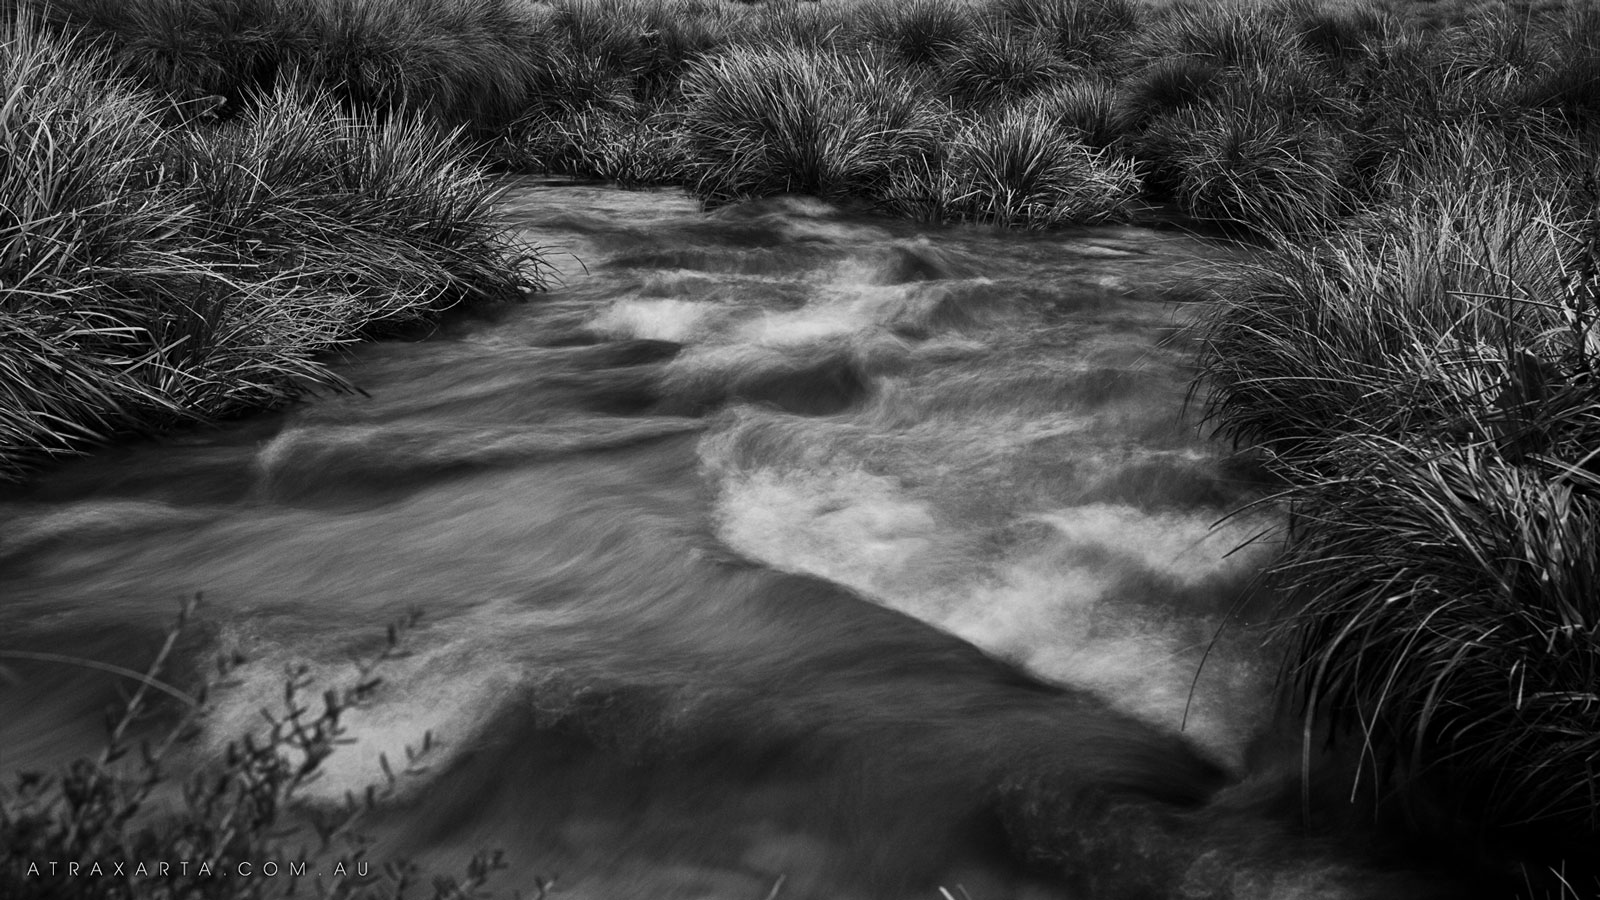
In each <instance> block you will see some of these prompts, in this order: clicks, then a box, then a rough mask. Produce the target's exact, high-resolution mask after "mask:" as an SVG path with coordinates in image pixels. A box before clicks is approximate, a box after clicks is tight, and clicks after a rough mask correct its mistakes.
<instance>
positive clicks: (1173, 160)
mask: <svg viewBox="0 0 1600 900" xmlns="http://www.w3.org/2000/svg"><path fill="white" fill-rule="evenodd" d="M1146 146H1147V147H1156V148H1159V149H1158V150H1157V155H1158V156H1160V157H1161V159H1162V161H1163V162H1164V164H1165V165H1166V166H1167V167H1168V169H1167V171H1168V172H1169V173H1170V174H1168V176H1167V177H1169V178H1171V179H1173V182H1174V184H1173V187H1174V193H1175V195H1176V197H1177V199H1178V201H1179V202H1180V203H1181V204H1182V206H1183V208H1184V210H1185V211H1186V212H1188V213H1189V214H1190V215H1192V216H1194V217H1196V218H1199V219H1208V220H1212V221H1221V222H1233V223H1238V224H1242V225H1246V226H1249V227H1251V228H1254V229H1257V230H1262V231H1267V232H1288V233H1304V232H1315V231H1319V230H1322V229H1325V228H1328V227H1331V226H1332V225H1333V223H1334V221H1335V219H1336V218H1337V217H1338V216H1339V215H1340V214H1341V213H1342V212H1344V211H1346V209H1347V204H1348V197H1347V192H1346V190H1345V187H1344V185H1345V182H1346V179H1347V172H1348V168H1349V161H1348V152H1347V150H1346V148H1345V145H1344V142H1343V140H1342V139H1341V137H1340V135H1339V134H1338V132H1336V131H1335V130H1333V129H1331V128H1328V127H1326V126H1323V125H1321V124H1320V123H1317V122H1315V121H1314V120H1313V121H1305V120H1302V119H1297V118H1295V117H1292V116H1289V115H1286V114H1285V113H1283V112H1282V111H1281V110H1280V109H1279V108H1277V107H1274V106H1268V105H1266V104H1264V103H1250V104H1248V105H1243V106H1236V105H1232V104H1229V103H1227V102H1222V101H1219V102H1212V103H1207V104H1204V105H1201V106H1197V107H1192V108H1189V109H1183V110H1179V111H1178V112H1176V113H1173V114H1171V115H1170V116H1167V117H1165V118H1163V119H1161V120H1160V121H1158V122H1156V123H1155V124H1154V125H1152V126H1151V128H1150V131H1149V133H1148V135H1147V137H1146Z"/></svg>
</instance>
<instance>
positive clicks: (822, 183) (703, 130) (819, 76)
mask: <svg viewBox="0 0 1600 900" xmlns="http://www.w3.org/2000/svg"><path fill="white" fill-rule="evenodd" d="M684 96H685V100H686V103H687V107H688V109H687V113H686V121H685V133H686V136H687V140H688V144H689V147H690V152H691V160H692V162H691V169H692V172H693V173H694V179H695V180H694V183H693V190H694V191H695V192H696V193H697V194H699V195H700V196H701V197H702V198H704V199H706V200H708V201H711V202H722V201H727V200H732V199H736V198H740V197H752V196H765V195H770V194H779V193H790V192H797V193H808V194H815V195H817V196H819V197H823V198H826V199H833V200H839V199H850V198H855V199H858V200H868V201H872V200H877V199H880V198H882V197H883V196H884V193H885V190H886V188H887V185H888V183H889V180H890V178H891V176H892V175H893V174H894V173H895V172H896V171H897V170H899V169H901V168H903V167H904V166H905V165H906V164H907V163H908V162H911V161H913V160H915V159H918V158H920V157H922V156H924V155H926V154H927V153H928V152H930V151H931V149H932V147H933V145H934V142H935V139H936V136H937V134H938V127H939V124H940V119H939V115H938V111H937V110H936V109H934V108H933V107H932V106H930V104H929V103H928V102H927V101H926V100H925V99H924V98H923V97H921V96H920V95H919V92H918V91H917V89H916V87H915V86H914V85H913V84H912V82H911V81H909V80H908V78H907V77H906V76H904V75H903V74H901V73H899V72H897V71H895V70H892V69H890V68H887V67H885V66H883V65H882V64H880V63H877V62H874V61H872V60H869V59H867V58H865V57H861V56H838V55H835V54H831V53H821V52H813V51H801V50H788V49H784V50H755V49H743V48H741V49H737V50H733V51H730V52H728V53H726V54H723V55H722V56H719V57H716V58H714V59H710V60H707V61H706V62H704V63H702V64H701V65H700V66H698V67H696V68H695V69H694V71H692V72H691V73H690V75H689V77H688V78H687V79H686V81H685V85H684Z"/></svg>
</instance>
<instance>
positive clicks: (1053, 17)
mask: <svg viewBox="0 0 1600 900" xmlns="http://www.w3.org/2000/svg"><path fill="white" fill-rule="evenodd" d="M998 5H999V9H1000V12H1001V14H1002V15H1003V16H1005V17H1006V18H1007V19H1008V20H1009V21H1011V22H1013V23H1015V24H1017V25H1021V26H1023V27H1025V28H1031V29H1036V30H1037V31H1039V32H1040V33H1041V34H1042V35H1043V36H1044V37H1045V39H1046V41H1048V42H1049V43H1050V44H1051V45H1052V47H1053V48H1054V49H1055V51H1056V53H1058V54H1059V55H1060V56H1061V58H1062V59H1064V60H1066V61H1068V62H1072V63H1076V64H1079V65H1107V66H1116V65H1117V64H1119V62H1120V60H1119V57H1120V56H1122V55H1123V54H1122V52H1121V51H1122V50H1123V49H1124V46H1125V44H1126V43H1127V42H1128V40H1129V39H1130V38H1132V37H1133V36H1134V35H1135V34H1137V33H1138V30H1139V26H1140V23H1141V18H1142V17H1141V15H1140V7H1139V5H1138V4H1137V3H1134V2H1131V0H1000V2H999V4H998Z"/></svg>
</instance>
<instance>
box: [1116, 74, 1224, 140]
mask: <svg viewBox="0 0 1600 900" xmlns="http://www.w3.org/2000/svg"><path fill="white" fill-rule="evenodd" d="M1222 74H1223V70H1222V67H1221V66H1218V65H1217V64H1216V63H1213V62H1211V61H1210V60H1206V59H1201V58H1200V57H1197V56H1170V57H1161V58H1159V59H1156V60H1154V61H1153V62H1151V63H1150V64H1149V65H1147V66H1144V67H1143V68H1142V69H1140V70H1138V71H1137V72H1134V73H1132V74H1131V75H1130V76H1129V77H1128V78H1127V79H1125V80H1124V81H1123V82H1122V83H1121V84H1120V85H1119V87H1118V90H1117V117H1118V119H1120V120H1121V122H1122V125H1123V127H1125V128H1129V129H1133V128H1139V127H1142V126H1144V125H1147V124H1149V123H1150V122H1151V121H1153V120H1154V119H1156V118H1158V117H1160V116H1162V115H1164V114H1166V113H1171V112H1176V111H1177V110H1180V109H1184V108H1186V107H1189V106H1193V105H1194V104H1196V103H1200V102H1202V101H1204V100H1206V99H1208V98H1210V97H1212V96H1214V95H1215V94H1216V92H1217V91H1218V90H1219V89H1220V87H1221V85H1222V83H1223V81H1222Z"/></svg>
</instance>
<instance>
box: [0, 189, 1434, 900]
mask: <svg viewBox="0 0 1600 900" xmlns="http://www.w3.org/2000/svg"><path fill="white" fill-rule="evenodd" d="M505 214H506V216H507V217H508V219H509V221H511V222H512V223H513V224H514V225H515V227H516V228H518V229H520V230H522V231H523V232H525V234H526V236H527V237H528V239H529V240H531V241H533V242H535V243H537V244H539V245H542V246H543V247H545V248H546V250H547V251H548V252H549V253H550V259H551V261H552V262H553V263H554V264H555V266H556V267H557V268H558V269H559V271H560V274H561V276H562V285H561V286H560V287H559V288H558V289H557V290H555V291H553V292H551V293H549V294H548V295H541V296H538V297H536V298H534V299H533V300H532V301H531V302H529V303H527V304H525V305H519V306H515V307H511V308H503V309H497V310H494V311H491V312H489V313H484V314H476V315H472V316H464V317H460V318H459V319H457V320H455V321H452V322H451V323H450V324H449V325H448V326H447V327H445V328H444V329H443V330H442V331H441V332H440V333H439V334H437V335H435V336H433V337H431V338H430V339H428V340H423V341H417V342H387V343H378V344H370V345H363V346H361V347H359V348H356V349H353V350H351V351H350V352H348V354H346V358H345V359H343V360H342V361H341V362H340V364H339V372H340V374H341V375H343V376H344V377H345V378H347V379H348V380H349V381H350V382H351V383H353V384H355V385H358V386H359V387H360V388H362V389H363V391H364V393H350V394H344V395H329V396H322V397H318V398H315V399H313V400H311V401H309V402H306V403H302V404H300V405H298V406H296V407H294V408H293V409H290V410H288V411H286V412H284V413H280V414H274V415H265V416H257V417H253V418H250V419H248V420H246V421H241V422H238V423H233V424H230V425H228V426H226V427H222V428H218V429H211V430H206V431H203V432H197V433H193V434H189V435H185V436H183V437H180V438H178V439H174V440H168V441H164V442H160V443H151V444H144V445H137V446H131V447H123V448H118V449H112V450H107V451H104V452H101V453H98V454H95V455H94V456H91V457H88V458H86V459H84V460H81V461H77V462H73V463H71V464H67V465H64V466H61V467H59V468H58V469H56V470H54V471H53V472H51V473H50V474H49V475H47V476H46V477H44V478H42V479H41V480H39V481H38V482H37V483H36V484H34V485H31V486H30V487H28V488H27V489H26V490H13V491H11V492H10V493H9V494H8V495H6V496H5V497H4V502H3V504H0V585H3V588H0V590H3V591H4V595H5V596H4V599H3V601H0V633H3V635H4V637H3V638H0V646H4V647H12V648H19V647H26V648H28V649H30V650H32V651H36V652H54V653H62V654H71V655H75V656H84V657H90V658H93V659H96V660H101V661H104V662H109V663H114V664H118V665H125V666H129V667H132V668H139V669H142V668H143V666H144V664H145V663H146V662H147V661H148V659H149V657H150V655H151V653H152V651H153V648H154V647H155V646H157V645H158V644H159V639H160V636H161V633H162V631H163V629H164V627H165V626H166V625H167V623H168V622H169V621H170V620H171V619H172V616H173V614H174V612H175V611H176V610H177V608H178V606H179V604H180V602H181V601H182V600H183V599H184V598H186V597H190V596H192V595H194V594H195V593H197V592H201V593H203V598H204V599H203V604H202V606H201V608H200V620H201V625H202V627H201V629H200V632H199V633H200V634H201V636H202V637H201V639H199V640H193V641H191V642H190V643H188V644H186V645H185V651H184V653H185V656H186V658H187V659H190V660H193V661H194V662H193V665H194V666H197V667H198V666H201V665H203V661H204V660H205V659H208V658H210V656H211V655H212V654H216V653H218V652H225V653H232V652H235V651H237V652H238V653H239V654H240V655H241V656H242V658H243V659H244V660H245V662H244V663H243V664H242V665H241V666H240V667H239V668H238V669H237V670H236V671H235V672H234V677H233V678H232V679H231V681H230V682H229V684H228V685H226V686H224V687H222V688H221V689H219V691H218V692H217V694H216V699H215V702H216V708H215V711H214V713H213V714H212V715H211V717H210V718H209V719H208V720H207V726H206V733H205V737H204V740H205V741H207V742H209V743H210V744H211V745H213V746H217V745H220V743H221V742H222V741H224V740H226V739H227V738H229V737H231V736H233V735H235V734H237V733H240V732H241V731H243V730H245V729H248V728H250V727H253V726H254V725H255V724H256V723H257V722H258V721H259V720H258V719H257V718H256V715H257V710H258V709H260V708H261V707H263V706H270V705H271V704H272V703H273V702H274V698H276V697H278V696H280V695H281V692H282V679H283V673H284V670H285V667H286V666H288V665H294V664H305V665H308V666H310V671H311V673H312V675H314V676H316V677H317V678H319V679H321V680H322V681H323V682H324V683H331V682H336V681H338V680H339V679H346V678H348V677H349V676H350V673H351V671H352V668H353V667H352V664H351V663H350V660H351V659H352V658H355V657H357V656H359V655H361V654H363V653H370V652H371V651H372V650H373V649H374V648H375V647H376V646H378V645H380V644H381V643H382V636H383V633H384V626H385V624H386V623H388V622H390V621H392V620H394V619H395V618H396V617H398V616H401V615H402V614H403V613H404V612H405V611H406V610H408V609H411V608H413V607H415V608H420V609H421V610H422V611H423V614H424V615H423V618H422V620H421V624H420V625H419V626H418V627H417V628H416V629H415V630H414V631H413V633H412V634H411V635H410V636H409V640H408V642H407V649H408V651H409V652H408V653H407V654H406V655H404V656H402V657H401V658H398V659H395V660H392V661H390V662H389V663H387V664H386V665H385V667H384V668H383V670H382V673H383V674H384V676H385V679H386V680H385V683H384V686H383V687H382V689H381V690H380V692H379V694H378V695H377V697H376V699H375V701H374V702H373V703H372V704H371V705H370V706H368V707H366V708H363V709H361V710H358V711H356V712H354V713H353V714H352V717H351V718H350V720H349V721H350V724H351V726H352V735H353V736H355V737H356V738H358V741H357V742H356V743H354V744H352V745H350V746H348V747H344V748H341V749H340V750H339V751H338V752H337V753H335V754H334V756H333V757H331V758H330V759H329V761H328V775H327V777H325V778H324V779H322V780H321V781H319V782H317V783H316V784H315V785H314V796H318V797H328V798H331V797H337V796H340V795H342V793H343V792H344V791H345V790H346V789H350V788H359V787H360V786H361V785H364V784H367V783H370V782H372V781H374V780H375V779H376V778H378V777H379V776H378V772H379V755H380V754H385V755H386V757H387V758H388V759H391V760H395V759H402V758H404V748H405V747H406V746H407V745H412V746H415V745H417V744H419V743H420V742H421V740H422V737H423V735H424V734H430V733H431V735H432V736H434V738H436V739H437V744H438V746H437V748H436V749H435V751H434V752H433V753H432V754H431V755H430V756H429V763H430V766H429V768H428V769H427V771H426V772H423V773H420V774H418V775H416V776H415V777H412V778H408V779H405V780H404V781H403V783H402V791H401V794H400V795H399V797H398V798H397V799H396V801H395V808H394V809H393V810H392V811H391V812H389V813H386V814H385V816H384V817H383V819H382V820H381V821H380V822H379V823H378V828H379V830H380V832H381V835H382V841H383V843H382V847H384V848H385V849H386V850H388V851H394V852H404V853H409V854H412V855H415V856H417V857H418V858H420V859H421V860H422V861H424V862H428V863H430V864H437V865H439V866H441V867H446V868H448V867H451V866H455V865H458V864H459V862H460V860H461V859H462V858H463V856H464V855H465V854H467V853H470V852H471V851H472V850H473V849H475V848H480V847H499V848H503V849H504V850H505V851H506V853H507V856H508V858H509V860H510V862H511V867H510V869H509V870H508V871H506V872H503V873H500V875H499V876H497V878H496V880H495V881H494V882H493V883H494V884H495V885H497V886H499V887H501V888H503V889H509V888H521V889H523V890H524V891H525V892H527V893H529V894H532V893H533V892H534V891H535V890H536V888H535V885H536V879H537V878H541V877H543V878H552V877H553V878H555V879H556V881H555V885H556V887H555V891H554V893H553V894H552V896H559V897H573V898H596V900H598V898H632V897H640V898H643V897H650V898H680V897H681V898H717V900H723V898H727V900H735V898H737V900H746V898H748V900H760V898H764V897H766V898H774V900H775V898H830V900H849V898H861V900H868V898H872V900H879V898H883V900H888V898H924V900H936V898H940V897H941V896H945V897H951V898H967V897H970V898H971V900H1003V898H1019V900H1020V898H1033V900H1045V898H1078V897H1085V898H1099V897H1129V898H1136V897H1240V898H1244V897H1261V898H1266V897H1274V898H1276V897H1285V898H1287V897H1308V898H1309V897H1318V898H1321V897H1341V898H1350V897H1395V898H1400V897H1414V896H1418V895H1419V885H1422V884H1426V883H1428V882H1427V880H1426V879H1425V878H1423V877H1422V876H1420V875H1419V876H1408V875H1396V874H1392V873H1387V872H1382V871H1379V870H1378V869H1376V868H1375V867H1372V866H1369V865H1367V864H1366V863H1364V862H1361V861H1358V860H1356V859H1355V858H1354V853H1353V851H1352V852H1347V851H1346V850H1344V849H1341V848H1338V847H1330V846H1325V845H1324V843H1319V842H1316V841H1308V840H1304V839H1302V838H1299V837H1295V836H1293V835H1291V834H1290V832H1291V831H1292V830H1293V822H1292V820H1293V818H1294V817H1293V815H1290V814H1285V813H1282V812H1281V811H1279V812H1276V813H1274V812H1271V811H1270V810H1271V809H1272V808H1275V807H1276V806H1281V805H1282V804H1281V803H1279V802H1278V801H1277V800H1274V799H1273V798H1276V797H1280V795H1286V793H1293V791H1292V789H1291V788H1289V787H1285V785H1287V784H1288V783H1289V781H1291V780H1292V779H1291V778H1289V776H1288V775H1286V774H1285V773H1286V772H1289V771H1291V770H1292V769H1293V768H1294V765H1295V763H1296V762H1297V761H1298V755H1297V754H1296V752H1295V751H1294V750H1293V748H1287V749H1286V748H1285V747H1284V739H1283V737H1282V735H1283V733H1284V730H1285V729H1284V728H1283V727H1281V726H1282V720H1283V719H1284V718H1285V717H1284V716H1282V715H1279V714H1277V713H1276V712H1275V709H1274V701H1273V696H1274V695H1273V690H1272V685H1273V679H1274V677H1275V675H1276V673H1277V666H1278V656H1277V654H1276V653H1275V651H1270V650H1268V649H1266V648H1265V647H1264V646H1263V635H1264V632H1263V630H1262V628H1261V621H1262V619H1263V618H1264V616H1265V611H1264V609H1263V606H1264V601H1263V600H1262V599H1261V598H1256V597H1253V596H1252V595H1251V591H1250V583H1251V579H1252V577H1253V576H1254V575H1255V573H1256V572H1257V571H1258V569H1259V567H1260V566H1261V564H1262V562H1263V559H1264V557H1263V555H1262V552H1263V551H1261V550H1259V549H1246V550H1244V551H1241V552H1237V553H1235V552H1233V551H1234V550H1235V548H1236V547H1237V546H1238V545H1240V544H1241V543H1243V542H1245V541H1246V540H1247V539H1248V538H1250V537H1251V536H1252V535H1254V534H1256V533H1257V532H1258V531H1260V530H1261V529H1262V528H1264V527H1266V526H1268V525H1270V524H1271V514H1270V513H1268V512H1260V513H1257V514H1255V515H1253V516H1244V517H1236V518H1232V519H1227V520H1226V521H1222V520H1224V517H1225V516H1226V514H1227V513H1228V512H1229V511H1231V510H1233V509H1235V508H1236V507H1239V506H1240V505H1242V504H1244V503H1247V502H1248V501H1250V500H1252V499H1255V498H1257V497H1259V496H1260V495H1261V493H1262V487H1261V485H1260V484H1259V482H1258V481H1257V480H1256V479H1255V478H1254V477H1253V473H1252V471H1251V470H1250V469H1249V468H1248V467H1246V466H1243V465H1241V464H1239V463H1237V462H1235V461H1233V460H1232V457H1231V454H1230V452H1229V448H1227V447H1224V446H1220V445H1217V444H1215V443H1212V442H1208V441H1207V440H1205V439H1204V438H1203V437H1202V436H1201V435H1199V434H1198V433H1197V431H1196V429H1195V427H1194V421H1193V416H1192V414H1190V415H1189V416H1188V417H1187V418H1186V416H1185V413H1184V397H1185V392H1186V388H1187V385H1188V382H1189V379H1190V377H1191V374H1192V373H1191V363H1192V356H1193V348H1192V346H1190V345H1189V344H1187V343H1185V341H1184V340H1183V339H1182V336H1181V329H1182V327H1183V326H1184V325H1185V324H1186V323H1187V322H1189V321H1190V320H1191V317H1192V316H1193V315H1194V311H1195V306H1194V304H1192V303H1188V302H1185V301H1186V297H1187V296H1188V294H1187V293H1186V292H1185V290H1184V289H1183V286H1184V285H1185V284H1186V283H1187V282H1188V280H1189V279H1190V278H1192V276H1193V275H1194V274H1195V272H1196V271H1197V269H1198V268H1199V267H1200V266H1201V265H1203V264H1204V263H1205V262H1206V261H1207V260H1217V259H1220V258H1223V257H1224V256H1226V255H1227V254H1228V253H1232V252H1236V251H1232V250H1229V249H1227V248H1225V247H1223V246H1221V245H1220V244H1217V243H1214V242H1207V241H1203V240H1201V239H1199V238H1195V237H1192V236H1188V235H1186V234H1184V233H1182V232H1180V231H1177V230H1172V229H1163V230H1153V229H1147V228H1137V227H1131V226H1130V227H1102V228H1095V229H1085V230H1081V231H1066V232H1053V233H1041V234H1032V233H1016V232H998V231H993V230H988V229H980V228H964V227H963V228H957V227H952V228H937V227H928V226H921V225H917V224H914V223H908V222H899V221H887V220H880V219H875V218H871V217H867V216H862V215H858V214H854V213H848V212H845V211H841V210H839V209H836V208H833V207H830V206H827V205H825V204H822V203H820V202H818V201H813V200H808V199H798V198H781V199H775V200H767V201H760V202H753V203H746V204H740V205H735V206H729V207H725V208H722V209H720V210H717V211H714V212H711V213H705V212H702V211H701V210H700V209H699V208H698V206H697V205H696V204H695V203H694V202H692V201H690V200H688V199H686V198H685V197H683V196H682V195H681V194H677V193H649V192H643V193H640V192H623V191H618V190H614V189H609V188H603V187H590V186H572V185H553V184H548V183H542V182H534V181H528V182H524V183H520V184H518V185H517V186H516V187H515V188H514V189H513V190H511V191H510V193H508V195H507V199H506V203H505ZM1219 521H1221V524H1219ZM1230 611H1232V612H1234V613H1235V615H1234V616H1233V617H1232V620H1231V624H1230V625H1229V627H1227V628H1222V627H1221V626H1222V625H1223V624H1224V621H1225V620H1227V619H1229V615H1230ZM1208 651H1209V652H1208ZM1202 660H1204V666H1203V667H1201V662H1202ZM8 668H9V669H10V670H11V671H12V672H13V673H14V674H15V675H16V676H17V677H18V678H19V679H20V681H19V682H17V683H12V684H7V685H4V686H3V689H0V716H3V718H0V765H3V766H4V768H5V769H6V770H7V771H9V770H12V769H15V768H19V767H26V766H37V765H42V764H47V763H49V762H50V761H52V760H58V759H60V758H61V757H62V755H63V754H66V753H69V752H82V751H83V750H86V749H88V748H90V747H92V746H93V745H94V740H95V739H96V737H97V736H98V733H99V729H100V727H101V718H100V711H101V710H102V709H103V708H104V707H105V706H106V705H107V704H108V703H109V702H110V701H111V700H113V699H114V698H115V697H116V689H117V685H116V683H115V679H112V678H108V677H107V676H105V675H103V674H101V673H97V672H92V671H89V670H85V669H80V668H76V667H63V666H60V665H56V664H49V663H24V662H14V663H8ZM1280 799H1281V798H1280ZM1291 805H1292V804H1291ZM941 892H942V893H941Z"/></svg>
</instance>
